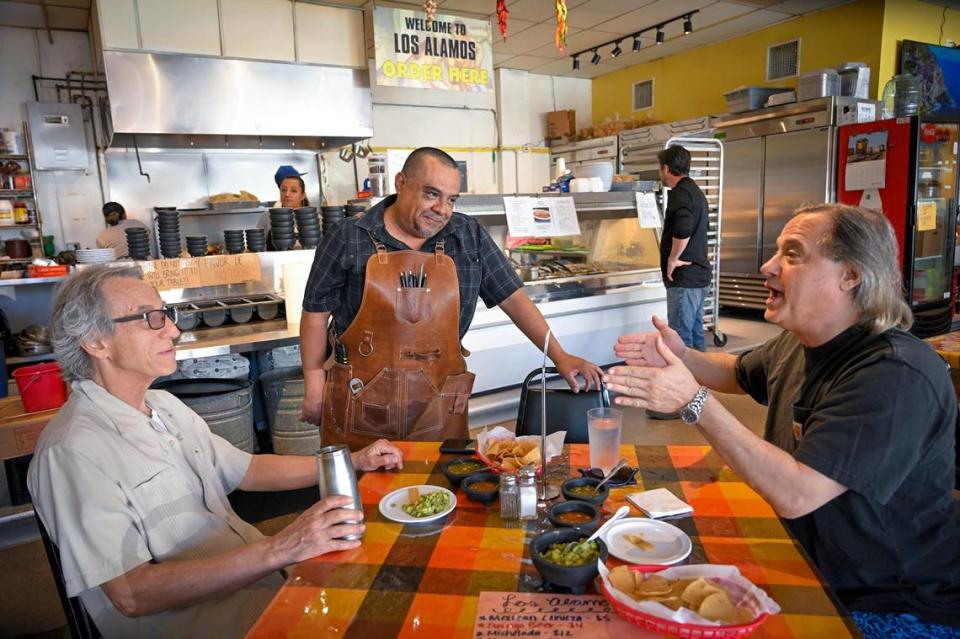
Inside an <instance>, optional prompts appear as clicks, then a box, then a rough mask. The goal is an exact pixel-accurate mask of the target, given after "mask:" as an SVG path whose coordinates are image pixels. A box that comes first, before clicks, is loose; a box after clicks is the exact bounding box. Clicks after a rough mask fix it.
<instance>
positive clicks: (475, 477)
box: [460, 473, 500, 504]
mask: <svg viewBox="0 0 960 639" xmlns="http://www.w3.org/2000/svg"><path fill="white" fill-rule="evenodd" d="M460 488H463V492H464V493H466V495H467V498H468V499H471V500H472V501H479V502H480V503H481V504H489V503H490V502H492V501H494V500H496V498H497V497H498V496H499V494H500V475H498V474H496V473H473V474H472V475H468V476H467V477H465V478H464V479H463V483H462V484H460Z"/></svg>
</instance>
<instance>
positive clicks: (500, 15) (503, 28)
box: [497, 0, 510, 42]
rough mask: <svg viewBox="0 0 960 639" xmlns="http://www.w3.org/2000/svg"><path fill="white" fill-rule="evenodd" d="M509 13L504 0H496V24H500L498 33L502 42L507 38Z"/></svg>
mask: <svg viewBox="0 0 960 639" xmlns="http://www.w3.org/2000/svg"><path fill="white" fill-rule="evenodd" d="M509 13H510V12H509V11H507V2H506V0H497V24H498V25H499V26H500V35H501V36H502V37H503V40H504V42H506V40H507V15H508V14H509Z"/></svg>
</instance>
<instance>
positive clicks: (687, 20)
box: [683, 13, 693, 35]
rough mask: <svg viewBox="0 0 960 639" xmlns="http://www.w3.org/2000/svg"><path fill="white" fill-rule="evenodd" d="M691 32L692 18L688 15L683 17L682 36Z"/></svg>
mask: <svg viewBox="0 0 960 639" xmlns="http://www.w3.org/2000/svg"><path fill="white" fill-rule="evenodd" d="M692 32H693V16H691V15H690V14H689V13H688V14H687V15H685V16H683V35H687V34H688V33H692Z"/></svg>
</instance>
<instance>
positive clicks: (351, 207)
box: [344, 204, 367, 217]
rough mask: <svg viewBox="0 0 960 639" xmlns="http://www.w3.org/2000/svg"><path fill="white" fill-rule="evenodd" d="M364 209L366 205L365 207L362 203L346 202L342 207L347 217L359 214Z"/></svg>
mask: <svg viewBox="0 0 960 639" xmlns="http://www.w3.org/2000/svg"><path fill="white" fill-rule="evenodd" d="M366 210H367V207H365V206H364V205H362V204H347V205H346V206H345V207H344V212H345V213H346V215H347V217H353V216H354V215H360V214H361V213H364V212H365V211H366Z"/></svg>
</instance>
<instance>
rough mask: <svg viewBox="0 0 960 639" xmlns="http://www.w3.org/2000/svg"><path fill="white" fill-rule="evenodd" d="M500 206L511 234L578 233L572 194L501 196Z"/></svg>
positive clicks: (552, 234) (523, 235)
mask: <svg viewBox="0 0 960 639" xmlns="http://www.w3.org/2000/svg"><path fill="white" fill-rule="evenodd" d="M503 208H504V210H505V211H506V214H507V228H508V229H509V231H510V235H511V236H513V237H560V236H564V235H580V221H579V220H578V219H577V208H576V205H575V204H574V203H573V198H572V197H544V198H539V197H505V198H503Z"/></svg>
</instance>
